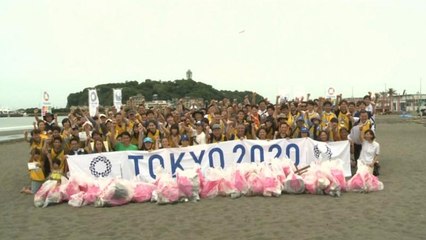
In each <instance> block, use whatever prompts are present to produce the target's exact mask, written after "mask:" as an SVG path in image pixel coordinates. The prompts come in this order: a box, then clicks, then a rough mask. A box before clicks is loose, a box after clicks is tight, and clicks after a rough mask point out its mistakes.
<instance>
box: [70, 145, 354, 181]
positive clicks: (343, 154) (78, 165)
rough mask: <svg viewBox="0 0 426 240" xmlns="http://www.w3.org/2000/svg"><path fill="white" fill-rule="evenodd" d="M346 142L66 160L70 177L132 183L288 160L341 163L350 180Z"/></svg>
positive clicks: (169, 150)
mask: <svg viewBox="0 0 426 240" xmlns="http://www.w3.org/2000/svg"><path fill="white" fill-rule="evenodd" d="M349 148H350V147H349V141H339V142H329V143H324V142H318V141H314V140H312V139H310V138H299V139H291V140H286V139H277V140H270V141H262V140H235V141H227V142H222V143H216V144H205V145H197V146H191V147H186V148H167V149H160V150H156V151H152V152H147V151H125V152H106V153H99V154H87V155H73V156H68V166H69V169H70V174H71V175H72V174H75V173H85V174H88V175H90V176H92V177H120V178H124V179H129V180H131V179H133V178H134V177H136V176H138V175H139V174H140V175H141V177H142V178H143V179H146V180H148V181H153V180H155V179H156V176H157V173H158V172H159V171H163V172H164V171H166V172H168V173H170V174H172V175H175V173H176V170H177V169H181V170H185V169H190V168H194V167H197V166H199V167H201V168H202V169H204V168H206V167H221V168H224V169H226V168H228V167H232V166H234V165H235V164H239V163H244V162H247V163H249V162H258V163H260V162H263V161H265V160H268V159H273V158H283V157H288V158H290V159H291V160H292V161H293V162H294V164H295V165H296V166H297V167H299V168H301V167H304V166H307V165H309V164H310V163H311V162H316V161H324V160H332V161H333V160H337V159H341V160H342V161H343V167H344V171H345V176H351V167H350V151H349Z"/></svg>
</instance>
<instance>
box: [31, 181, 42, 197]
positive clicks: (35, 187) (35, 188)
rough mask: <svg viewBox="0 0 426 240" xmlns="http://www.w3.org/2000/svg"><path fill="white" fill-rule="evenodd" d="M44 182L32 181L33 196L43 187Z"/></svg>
mask: <svg viewBox="0 0 426 240" xmlns="http://www.w3.org/2000/svg"><path fill="white" fill-rule="evenodd" d="M43 183H44V182H40V181H31V192H32V193H33V194H36V192H37V191H38V190H39V189H40V187H41V185H43Z"/></svg>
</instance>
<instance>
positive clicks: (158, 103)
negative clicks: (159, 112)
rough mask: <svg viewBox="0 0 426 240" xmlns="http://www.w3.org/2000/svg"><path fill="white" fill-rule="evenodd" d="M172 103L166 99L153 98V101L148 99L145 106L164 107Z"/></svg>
mask: <svg viewBox="0 0 426 240" xmlns="http://www.w3.org/2000/svg"><path fill="white" fill-rule="evenodd" d="M171 105H172V104H171V102H170V101H166V100H154V101H150V102H145V107H146V108H160V109H161V108H165V107H170V106H171Z"/></svg>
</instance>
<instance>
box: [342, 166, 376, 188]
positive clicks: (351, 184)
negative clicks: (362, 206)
mask: <svg viewBox="0 0 426 240" xmlns="http://www.w3.org/2000/svg"><path fill="white" fill-rule="evenodd" d="M383 188H384V186H383V183H382V182H380V181H379V179H378V178H377V177H376V176H374V175H373V174H371V173H370V172H369V171H368V168H367V167H366V166H359V167H358V171H357V173H355V175H354V176H353V177H352V178H351V179H349V181H348V183H347V189H348V191H353V192H374V191H381V190H383Z"/></svg>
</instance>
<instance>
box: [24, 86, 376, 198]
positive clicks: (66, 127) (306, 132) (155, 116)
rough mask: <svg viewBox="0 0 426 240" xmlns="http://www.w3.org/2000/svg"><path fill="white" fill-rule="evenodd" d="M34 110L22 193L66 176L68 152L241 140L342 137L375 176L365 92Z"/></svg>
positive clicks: (371, 112)
mask: <svg viewBox="0 0 426 240" xmlns="http://www.w3.org/2000/svg"><path fill="white" fill-rule="evenodd" d="M308 97H309V96H308ZM34 114H35V122H34V129H33V130H32V131H31V132H30V133H28V132H25V140H26V141H27V142H29V144H30V160H29V162H32V163H35V165H36V167H35V168H34V169H31V170H30V177H31V187H24V188H23V189H22V192H25V193H35V192H36V191H37V190H38V188H39V187H40V186H41V185H42V183H43V182H44V181H45V180H46V179H55V180H58V181H60V178H61V176H66V173H67V172H68V166H67V156H68V155H80V154H88V153H100V152H108V151H127V150H144V151H153V150H157V149H162V148H178V147H187V146H191V145H200V144H210V143H217V142H223V141H231V140H241V139H255V140H272V139H293V138H307V137H309V138H312V139H314V140H317V141H322V142H330V141H346V140H349V141H350V143H351V154H352V160H351V161H352V165H353V166H356V165H357V164H363V165H367V166H368V167H369V169H370V170H371V172H373V170H375V174H376V175H378V172H377V169H378V166H379V165H378V155H379V152H380V146H379V144H378V143H377V142H376V141H375V126H376V124H375V103H374V102H373V101H371V94H369V95H366V96H365V97H364V98H363V100H361V101H358V102H351V101H347V100H345V99H343V98H342V95H339V96H337V98H336V99H335V101H334V104H333V102H331V101H329V100H327V99H325V98H318V99H314V100H309V99H307V100H304V99H303V98H302V99H295V100H292V101H287V100H285V99H284V100H282V99H280V98H279V97H277V99H276V102H275V103H271V102H269V101H268V100H267V99H263V100H260V101H256V94H255V93H253V96H252V98H251V99H249V96H246V97H245V98H244V100H243V101H242V102H237V101H236V99H234V100H233V101H231V100H229V99H226V98H225V99H222V100H221V101H217V100H211V102H210V104H209V105H208V106H205V108H196V107H191V109H188V108H185V107H184V105H183V104H182V102H181V101H180V102H179V103H178V104H177V106H176V107H165V108H146V106H145V104H140V105H139V106H137V107H134V108H131V107H126V106H122V107H121V108H120V109H116V108H114V107H111V108H110V109H105V110H104V111H99V110H98V111H97V113H96V116H93V117H92V116H90V114H89V112H88V111H87V110H85V109H79V108H77V109H74V110H72V111H71V112H70V113H69V114H68V116H67V117H66V118H64V119H63V120H62V121H61V123H58V117H57V115H52V114H50V113H47V114H46V115H45V116H43V119H40V117H39V116H38V115H39V113H38V110H37V109H36V110H35V111H34ZM29 134H30V136H29Z"/></svg>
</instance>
